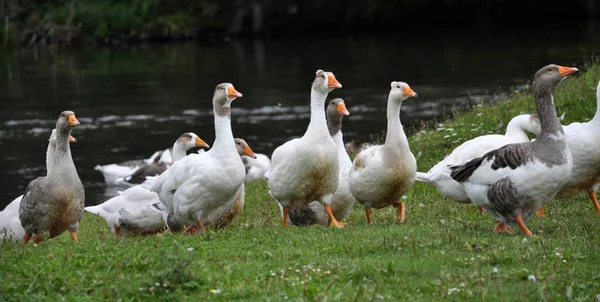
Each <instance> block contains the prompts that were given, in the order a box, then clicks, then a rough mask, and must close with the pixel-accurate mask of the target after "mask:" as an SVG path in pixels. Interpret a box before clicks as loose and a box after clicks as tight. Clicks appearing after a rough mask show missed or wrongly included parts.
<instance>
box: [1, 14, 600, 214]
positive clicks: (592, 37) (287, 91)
mask: <svg viewBox="0 0 600 302" xmlns="http://www.w3.org/2000/svg"><path fill="white" fill-rule="evenodd" d="M598 26H600V25H596V26H594V24H581V25H577V26H572V27H561V28H538V29H528V30H522V31H516V30H510V31H489V30H488V31H483V30H481V31H465V30H460V31H459V30H451V29H448V30H445V31H439V30H438V31H423V32H411V33H405V34H385V35H383V34H382V35H378V34H370V35H359V36H354V35H340V36H316V37H315V36H303V37H296V38H291V37H290V38H278V39H256V40H239V41H237V40H231V41H223V42H218V43H215V42H212V43H207V42H186V43H172V44H146V45H134V46H129V47H112V48H108V47H101V48H83V49H77V50H68V49H63V50H52V51H50V50H48V51H39V52H33V53H32V52H19V53H11V54H2V55H0V79H1V82H0V109H1V120H0V157H1V158H2V161H3V163H4V164H3V166H4V168H3V169H0V179H1V182H0V209H1V208H3V207H4V206H5V205H6V204H8V203H9V202H10V201H12V199H14V198H15V197H17V196H19V195H20V194H22V192H23V190H24V189H25V187H26V186H27V184H28V183H29V181H30V180H32V179H33V178H35V177H37V176H42V175H45V151H46V147H47V138H48V137H49V134H50V131H51V129H52V128H54V125H55V124H56V119H57V118H58V115H59V113H60V112H61V111H62V110H73V111H75V113H76V115H77V118H78V119H79V121H80V122H81V125H80V126H78V127H77V128H76V129H75V130H74V131H73V136H75V137H76V138H77V139H78V142H77V143H74V144H71V150H72V153H73V157H74V160H75V165H76V166H77V170H78V173H79V176H80V178H81V179H82V181H83V183H84V186H85V188H86V204H87V205H93V204H97V203H100V202H103V201H104V200H106V199H108V198H109V197H111V196H113V195H114V194H116V189H115V188H113V187H107V186H106V185H105V184H104V182H103V178H102V175H101V173H99V172H98V171H95V170H94V169H93V168H94V166H95V165H97V164H108V163H114V162H119V161H122V160H127V159H141V158H146V157H148V156H149V155H151V154H152V153H153V152H154V151H155V150H160V149H165V148H168V147H170V146H172V144H173V142H174V140H175V139H177V138H178V137H179V135H180V134H182V133H184V132H188V131H192V132H195V133H197V134H198V135H199V136H200V137H201V138H203V139H204V140H205V141H206V142H208V143H209V144H211V143H212V141H213V140H214V127H213V119H212V107H211V106H212V105H211V97H212V94H213V91H214V88H215V86H216V85H217V84H219V83H221V82H231V83H233V84H234V85H235V87H236V89H237V90H238V91H240V92H242V93H243V94H244V97H243V98H240V99H238V100H236V101H234V103H233V113H232V116H233V117H232V127H233V131H234V136H236V137H242V138H244V139H246V140H247V141H248V143H249V144H250V146H251V147H252V148H253V150H254V151H255V152H259V153H265V154H267V155H270V154H271V152H272V151H273V149H275V147H277V146H278V145H280V144H282V143H283V142H285V141H287V140H289V139H290V138H293V137H298V136H301V135H302V134H303V132H304V131H305V129H306V126H307V124H308V119H309V114H310V112H309V98H310V85H311V82H312V80H313V79H314V74H315V71H316V70H317V69H324V70H327V71H332V72H334V73H335V75H336V77H337V79H338V80H339V81H340V82H341V83H342V85H343V88H342V89H339V90H336V91H334V92H332V93H330V97H341V98H343V99H344V100H345V101H346V104H347V106H348V109H349V111H350V112H351V115H350V116H348V117H346V118H345V120H344V125H343V126H344V128H343V131H344V137H345V140H346V141H349V140H351V139H359V140H362V141H369V140H370V139H371V138H372V137H373V136H376V135H380V134H381V133H383V131H384V130H385V126H386V120H385V116H386V115H385V109H386V101H387V94H388V92H389V88H390V86H389V85H390V82H391V81H394V80H398V81H405V82H407V83H409V84H410V85H411V87H412V88H413V89H414V90H415V91H416V92H417V93H418V94H419V97H418V98H416V99H409V100H408V101H406V102H405V103H404V104H403V107H402V113H401V120H402V122H403V124H405V125H406V126H407V127H406V128H407V130H408V131H410V129H412V128H414V126H415V125H419V124H421V123H422V122H426V121H431V120H433V119H436V118H438V119H439V118H442V117H443V116H445V115H448V114H451V113H452V111H453V109H454V108H462V107H464V106H468V105H472V104H475V103H478V102H480V101H484V102H488V101H489V100H491V99H494V98H493V94H494V93H495V92H498V91H508V90H509V89H510V87H512V86H515V85H520V84H524V83H526V82H528V81H530V80H531V78H532V77H533V73H535V71H537V70H538V69H539V68H540V67H542V66H544V65H546V64H548V63H556V64H561V65H567V66H578V67H582V66H583V65H584V63H585V61H586V59H588V58H590V57H591V56H593V55H594V54H596V53H598V50H600V35H598V33H600V30H598V29H597V27H598Z"/></svg>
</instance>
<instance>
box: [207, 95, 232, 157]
mask: <svg viewBox="0 0 600 302" xmlns="http://www.w3.org/2000/svg"><path fill="white" fill-rule="evenodd" d="M214 114H215V143H214V146H213V148H212V149H211V150H213V149H216V150H219V153H221V154H224V152H227V153H229V152H232V153H235V154H237V150H236V148H235V143H234V141H233V133H232V132H231V107H229V106H227V107H225V106H215V108H214Z"/></svg>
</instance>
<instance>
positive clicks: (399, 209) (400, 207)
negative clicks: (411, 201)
mask: <svg viewBox="0 0 600 302" xmlns="http://www.w3.org/2000/svg"><path fill="white" fill-rule="evenodd" d="M394 207H396V208H397V210H396V220H398V222H400V223H402V222H404V219H405V218H406V217H405V214H404V202H402V201H400V202H398V203H395V204H394Z"/></svg>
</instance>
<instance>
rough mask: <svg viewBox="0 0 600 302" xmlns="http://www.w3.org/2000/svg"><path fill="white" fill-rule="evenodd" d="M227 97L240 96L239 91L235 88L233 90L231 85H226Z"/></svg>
mask: <svg viewBox="0 0 600 302" xmlns="http://www.w3.org/2000/svg"><path fill="white" fill-rule="evenodd" d="M227 97H229V98H241V97H242V94H241V93H239V92H238V91H237V90H235V88H233V85H231V86H229V87H227Z"/></svg>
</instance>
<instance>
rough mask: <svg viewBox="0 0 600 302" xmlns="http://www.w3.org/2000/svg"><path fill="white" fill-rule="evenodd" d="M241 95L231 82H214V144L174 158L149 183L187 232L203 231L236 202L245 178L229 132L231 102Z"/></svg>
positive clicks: (242, 166) (168, 210)
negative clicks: (176, 160) (178, 159)
mask: <svg viewBox="0 0 600 302" xmlns="http://www.w3.org/2000/svg"><path fill="white" fill-rule="evenodd" d="M241 96H242V94H241V93H239V92H238V91H236V90H235V88H234V87H233V85H232V84H230V83H221V84H219V85H217V87H216V88H215V93H214V95H213V112H214V123H215V143H214V144H213V147H212V148H211V149H210V150H208V151H206V152H203V153H193V154H190V155H188V156H186V157H185V158H183V159H182V160H180V161H178V162H176V163H175V164H173V166H171V167H170V168H169V169H168V170H167V171H165V172H164V173H163V174H161V175H160V176H159V177H158V178H156V179H155V180H154V184H153V185H152V191H154V192H156V193H158V196H159V197H160V201H161V202H162V203H163V204H164V205H165V208H166V209H167V212H168V213H169V214H175V217H177V219H179V220H180V221H181V222H182V223H183V224H185V225H188V229H187V230H186V231H187V232H188V233H191V232H192V231H193V229H194V226H198V228H199V229H200V230H202V231H205V230H206V228H205V225H204V224H205V223H206V224H207V225H211V224H213V223H214V222H215V221H217V220H219V219H220V217H221V215H222V214H223V213H224V212H226V211H227V210H229V209H230V208H231V207H232V206H233V204H234V203H235V200H236V198H237V197H238V196H239V190H240V189H241V186H242V184H243V183H244V179H245V178H246V173H245V169H244V164H242V160H241V158H240V156H239V155H238V153H237V150H236V144H235V143H234V138H233V134H232V132H231V103H232V101H233V100H235V99H236V98H238V97H241Z"/></svg>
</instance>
